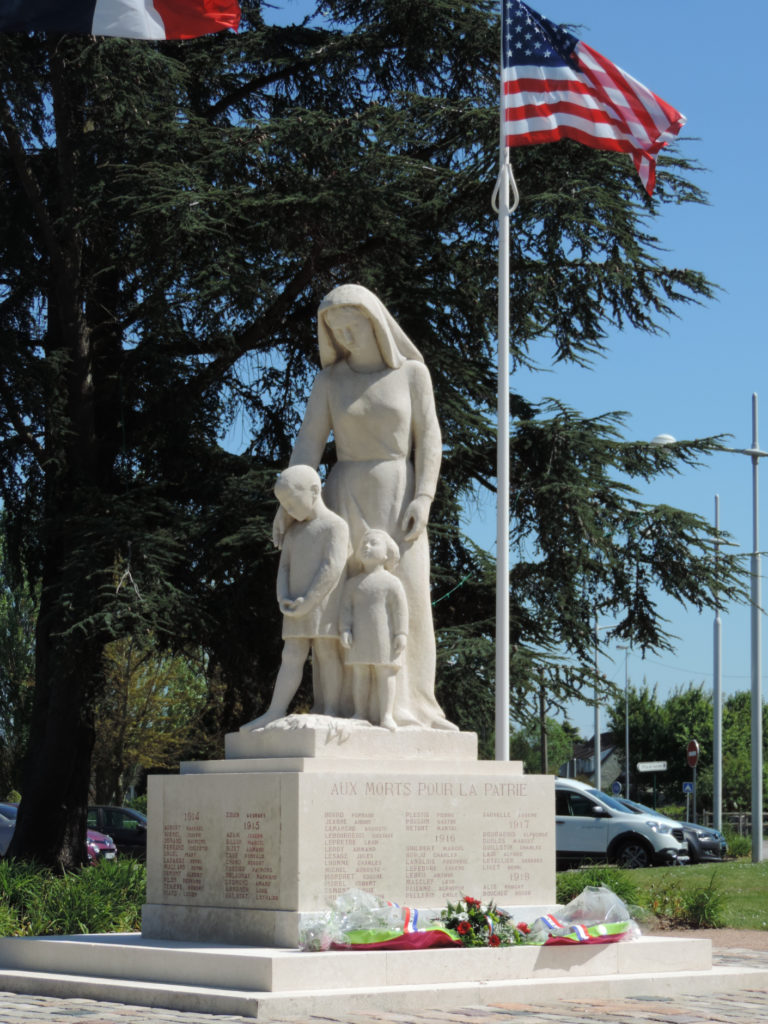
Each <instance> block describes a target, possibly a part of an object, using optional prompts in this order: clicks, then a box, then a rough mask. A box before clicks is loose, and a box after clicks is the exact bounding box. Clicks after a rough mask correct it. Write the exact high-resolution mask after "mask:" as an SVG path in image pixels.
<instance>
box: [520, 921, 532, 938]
mask: <svg viewBox="0 0 768 1024" xmlns="http://www.w3.org/2000/svg"><path fill="white" fill-rule="evenodd" d="M517 930H518V931H519V932H522V933H523V935H530V934H531V929H530V928H529V927H528V925H527V924H526V923H525V921H521V922H520V924H519V925H518V926H517Z"/></svg>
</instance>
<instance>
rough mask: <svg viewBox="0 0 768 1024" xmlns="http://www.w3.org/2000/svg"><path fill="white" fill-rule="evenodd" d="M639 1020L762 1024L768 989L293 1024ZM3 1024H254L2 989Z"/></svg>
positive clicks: (732, 956)
mask: <svg viewBox="0 0 768 1024" xmlns="http://www.w3.org/2000/svg"><path fill="white" fill-rule="evenodd" d="M712 959H713V963H715V964H717V965H722V966H729V967H736V966H739V965H741V966H745V967H746V966H750V967H758V966H759V967H768V954H767V953H765V952H762V953H760V952H755V951H754V950H746V949H745V950H742V949H728V950H725V949H723V950H716V951H715V952H714V954H713V958H712ZM639 1021H642V1022H643V1024H761V1022H763V1021H768V990H766V989H764V988H757V987H756V988H740V989H734V990H733V991H731V992H725V993H717V994H702V995H673V996H654V997H649V996H644V997H643V996H636V997H632V998H626V999H621V1000H616V999H613V1000H598V999H578V1000H573V1001H570V1002H562V1003H559V1004H557V1005H554V1006H544V1007H538V1006H534V1005H531V1004H528V1003H497V1004H494V1005H491V1006H483V1007H477V1006H469V1007H461V1008H457V1009H452V1010H422V1011H418V1012H413V1013H387V1012H381V1013H370V1012H369V1013H352V1014H345V1015H344V1017H343V1018H337V1017H333V1018H331V1017H319V1016H317V1017H306V1018H303V1019H301V1020H299V1021H293V1022H292V1024H630V1022H639ZM0 1024H254V1018H253V1017H238V1016H231V1015H227V1014H210V1013H185V1012H183V1011H181V1010H160V1009H152V1008H149V1007H143V1006H126V1005H124V1004H122V1003H102V1002H96V1001H94V1000H92V999H53V998H49V997H47V996H26V995H13V994H12V993H8V992H0Z"/></svg>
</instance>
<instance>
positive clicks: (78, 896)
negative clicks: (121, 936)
mask: <svg viewBox="0 0 768 1024" xmlns="http://www.w3.org/2000/svg"><path fill="white" fill-rule="evenodd" d="M145 890H146V868H145V866H144V865H143V864H142V863H140V862H138V861H135V860H133V859H132V858H131V859H128V858H126V859H125V860H121V861H113V862H104V863H101V864H96V865H93V866H92V867H86V868H83V869H82V870H81V871H79V872H75V873H72V874H66V875H63V876H59V875H55V874H53V872H51V871H49V870H48V869H46V868H39V867H36V866H35V865H30V864H26V863H22V862H18V861H17V862H14V861H1V862H0V935H72V934H75V933H81V934H82V933H92V932H116V931H136V930H137V929H138V927H139V925H140V921H141V906H142V903H143V902H144V898H145Z"/></svg>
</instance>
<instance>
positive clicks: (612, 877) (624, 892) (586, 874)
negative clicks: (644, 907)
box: [556, 864, 638, 906]
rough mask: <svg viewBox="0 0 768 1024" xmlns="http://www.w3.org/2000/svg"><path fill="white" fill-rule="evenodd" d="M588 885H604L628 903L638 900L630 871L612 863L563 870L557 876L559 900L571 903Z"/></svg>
mask: <svg viewBox="0 0 768 1024" xmlns="http://www.w3.org/2000/svg"><path fill="white" fill-rule="evenodd" d="M588 885H595V886H599V885H604V886H605V887H606V888H607V889H610V890H611V891H612V892H615V893H616V895H617V896H618V897H619V899H622V900H624V902H625V903H626V904H628V905H630V906H631V905H633V904H635V903H637V902H638V888H637V885H636V884H635V883H634V882H633V881H632V878H631V876H630V874H629V872H628V871H622V870H621V868H617V867H615V866H614V865H612V864H595V865H593V866H592V867H588V868H580V869H579V870H577V871H561V872H559V873H558V876H557V889H556V892H557V902H558V903H570V902H571V900H574V899H576V897H577V896H578V895H579V894H580V893H581V892H583V891H584V889H586V887H587V886H588Z"/></svg>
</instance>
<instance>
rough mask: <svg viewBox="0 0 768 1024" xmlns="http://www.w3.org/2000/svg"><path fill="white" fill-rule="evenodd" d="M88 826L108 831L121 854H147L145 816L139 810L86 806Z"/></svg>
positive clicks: (143, 855) (99, 805)
mask: <svg viewBox="0 0 768 1024" xmlns="http://www.w3.org/2000/svg"><path fill="white" fill-rule="evenodd" d="M88 827H89V828H97V829H99V831H101V832H108V833H109V834H110V835H111V836H112V838H113V839H114V840H115V844H116V846H117V849H118V852H119V853H120V854H122V855H123V856H128V857H140V858H141V859H142V860H143V859H144V858H145V857H146V856H147V818H146V815H144V814H142V813H141V811H135V810H134V809H133V808H132V807H111V806H107V805H104V804H95V805H93V806H91V807H89V808H88Z"/></svg>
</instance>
